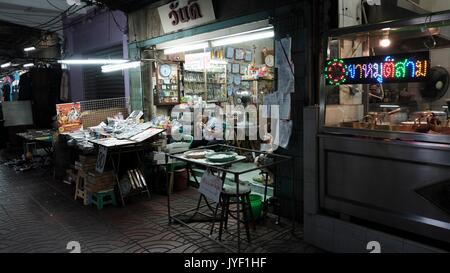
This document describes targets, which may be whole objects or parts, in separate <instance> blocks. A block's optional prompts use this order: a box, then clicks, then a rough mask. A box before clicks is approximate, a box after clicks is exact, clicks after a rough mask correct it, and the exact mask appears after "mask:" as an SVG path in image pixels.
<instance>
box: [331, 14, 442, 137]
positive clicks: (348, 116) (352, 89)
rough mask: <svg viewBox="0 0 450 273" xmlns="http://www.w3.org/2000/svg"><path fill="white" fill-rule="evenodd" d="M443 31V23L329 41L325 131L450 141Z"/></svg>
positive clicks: (368, 32)
mask: <svg viewBox="0 0 450 273" xmlns="http://www.w3.org/2000/svg"><path fill="white" fill-rule="evenodd" d="M447 33H450V27H449V26H448V22H445V24H443V23H442V22H441V23H439V25H433V24H420V25H415V26H403V27H392V28H386V27H384V28H382V29H375V30H368V31H364V32H356V33H348V32H347V33H343V34H339V33H335V34H334V35H332V36H331V37H329V39H328V48H327V54H328V56H327V60H326V62H325V64H324V70H323V78H322V83H323V88H322V90H323V91H324V92H323V94H322V105H323V107H322V109H323V115H322V117H323V118H322V127H323V129H324V130H325V131H328V132H340V133H346V134H347V133H348V134H356V135H371V136H375V137H378V136H379V137H388V138H394V139H414V140H423V141H433V142H444V143H449V142H450V123H449V111H448V107H449V106H450V92H448V87H449V72H448V70H449V69H450V36H448V35H447Z"/></svg>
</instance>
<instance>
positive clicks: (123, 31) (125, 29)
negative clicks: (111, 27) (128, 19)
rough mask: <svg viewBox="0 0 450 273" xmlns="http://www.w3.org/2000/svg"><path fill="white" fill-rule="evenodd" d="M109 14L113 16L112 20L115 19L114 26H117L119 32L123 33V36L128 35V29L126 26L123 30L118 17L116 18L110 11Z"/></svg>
mask: <svg viewBox="0 0 450 273" xmlns="http://www.w3.org/2000/svg"><path fill="white" fill-rule="evenodd" d="M109 13H110V14H111V16H112V18H113V21H114V24H115V25H116V26H117V28H118V29H119V31H120V32H122V33H123V34H127V33H126V31H127V27H126V26H125V27H124V28H122V27H121V26H120V24H119V23H118V22H117V20H116V17H115V16H114V13H113V12H112V11H111V10H109Z"/></svg>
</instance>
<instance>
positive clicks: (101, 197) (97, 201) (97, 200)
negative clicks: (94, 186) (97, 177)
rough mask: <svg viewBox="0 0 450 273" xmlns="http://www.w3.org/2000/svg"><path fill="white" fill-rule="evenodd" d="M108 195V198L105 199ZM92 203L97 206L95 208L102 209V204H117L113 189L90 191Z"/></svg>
mask: <svg viewBox="0 0 450 273" xmlns="http://www.w3.org/2000/svg"><path fill="white" fill-rule="evenodd" d="M106 197H109V200H105V198H106ZM92 204H94V205H96V206H97V209H102V208H103V206H104V205H108V204H113V205H114V206H117V202H116V195H115V194H114V189H110V190H106V191H99V192H93V193H92Z"/></svg>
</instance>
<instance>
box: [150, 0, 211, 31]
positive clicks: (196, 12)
mask: <svg viewBox="0 0 450 273" xmlns="http://www.w3.org/2000/svg"><path fill="white" fill-rule="evenodd" d="M158 13H159V17H160V18H161V24H162V27H163V30H164V32H165V33H168V32H173V31H177V30H180V29H183V28H190V27H194V26H198V25H202V24H206V23H208V22H211V21H214V20H215V19H216V16H215V14H214V8H213V5H212V0H178V1H173V2H171V3H169V4H167V5H164V6H161V7H159V8H158Z"/></svg>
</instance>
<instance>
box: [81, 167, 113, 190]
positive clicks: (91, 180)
mask: <svg viewBox="0 0 450 273" xmlns="http://www.w3.org/2000/svg"><path fill="white" fill-rule="evenodd" d="M115 182H116V178H115V175H114V172H113V171H109V172H104V173H102V174H100V173H97V172H95V171H93V172H89V173H88V175H87V179H86V185H85V187H86V190H87V191H88V192H100V191H106V190H110V189H114V185H115Z"/></svg>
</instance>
